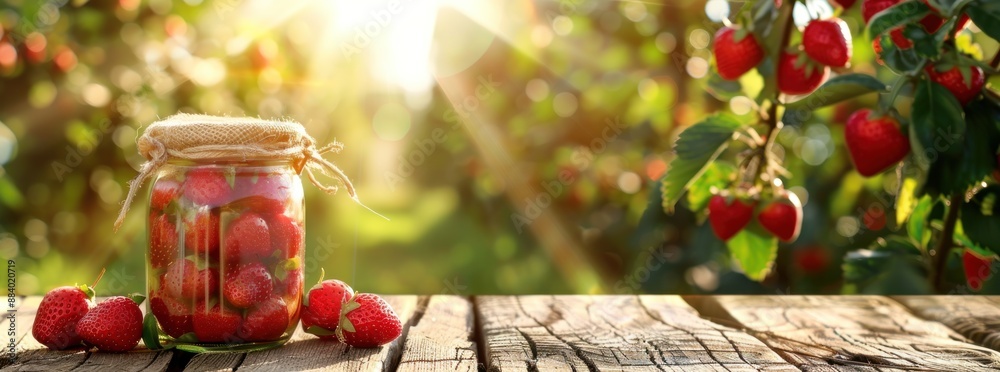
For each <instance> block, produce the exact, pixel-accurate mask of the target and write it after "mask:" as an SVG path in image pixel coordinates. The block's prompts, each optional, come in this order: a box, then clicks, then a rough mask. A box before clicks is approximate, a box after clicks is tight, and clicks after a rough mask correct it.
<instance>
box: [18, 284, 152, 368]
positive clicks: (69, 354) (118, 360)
mask: <svg viewBox="0 0 1000 372" xmlns="http://www.w3.org/2000/svg"><path fill="white" fill-rule="evenodd" d="M41 300H42V297H41V296H31V297H27V298H26V299H25V300H24V303H23V304H22V305H21V307H20V308H18V312H17V317H16V321H17V323H16V325H17V330H16V331H17V332H16V333H17V335H16V336H15V338H17V340H18V342H17V361H16V363H13V364H11V363H10V357H9V355H6V354H5V355H4V357H3V360H2V361H0V364H2V365H3V369H2V371H35V370H69V369H80V370H84V371H106V370H108V368H109V366H113V367H114V369H115V370H119V371H140V370H165V369H166V367H167V364H168V363H169V362H170V357H171V355H170V354H171V353H170V352H169V351H166V352H155V351H151V350H148V349H146V348H145V346H144V345H143V344H142V343H141V342H140V343H139V347H138V348H136V349H135V350H133V351H131V352H128V353H123V354H111V353H92V352H87V351H86V350H85V349H84V348H83V347H80V348H76V349H72V350H65V351H52V350H49V349H48V348H46V347H45V346H44V345H42V344H41V343H39V342H38V341H37V340H35V338H34V337H33V336H32V335H31V325H32V323H34V320H35V313H36V312H37V310H38V305H39V303H41ZM102 300H104V298H98V299H97V301H98V302H100V301H102ZM140 308H141V309H142V311H143V314H145V311H146V309H145V306H140Z"/></svg>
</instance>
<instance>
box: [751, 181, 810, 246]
mask: <svg viewBox="0 0 1000 372" xmlns="http://www.w3.org/2000/svg"><path fill="white" fill-rule="evenodd" d="M757 221H760V225H761V226H763V227H764V229H766V230H767V231H770V232H771V234H774V236H776V237H778V239H781V240H782V241H785V242H792V241H795V239H796V238H798V237H799V230H801V229H802V205H801V204H800V203H799V198H798V197H797V196H795V194H792V193H787V194H786V196H784V197H782V198H777V199H775V200H774V201H772V202H771V204H769V205H768V206H767V207H764V210H763V211H761V212H760V214H758V215H757Z"/></svg>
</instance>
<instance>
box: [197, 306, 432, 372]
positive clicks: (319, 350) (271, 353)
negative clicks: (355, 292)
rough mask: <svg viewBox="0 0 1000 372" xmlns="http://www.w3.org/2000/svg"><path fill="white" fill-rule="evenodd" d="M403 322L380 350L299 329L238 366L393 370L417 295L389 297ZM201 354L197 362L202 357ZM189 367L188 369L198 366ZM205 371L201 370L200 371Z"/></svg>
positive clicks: (299, 369)
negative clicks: (277, 345)
mask: <svg viewBox="0 0 1000 372" xmlns="http://www.w3.org/2000/svg"><path fill="white" fill-rule="evenodd" d="M385 299H386V301H388V302H389V305H391V306H392V308H393V310H395V311H396V314H398V315H399V318H400V321H402V322H403V335H402V336H400V338H398V339H396V341H393V342H392V343H390V344H388V345H385V346H382V347H380V348H372V349H357V348H351V347H348V346H346V345H344V344H341V343H338V342H336V341H325V340H320V339H318V338H316V336H313V335H310V334H307V333H305V332H302V329H301V328H302V327H298V329H296V332H295V334H293V335H292V340H289V342H288V343H287V344H285V346H284V347H280V348H276V349H271V350H264V351H258V352H252V353H247V354H246V356H245V358H243V360H242V362H241V363H239V364H238V366H237V367H238V370H239V371H312V370H337V371H389V370H392V369H393V368H394V367H395V364H396V362H397V361H398V360H399V357H400V353H401V352H402V350H403V342H404V341H405V339H406V334H407V332H408V329H409V327H410V320H411V319H413V315H414V313H415V312H416V309H417V301H418V298H417V296H386V297H385ZM200 357H201V355H199V356H196V357H195V358H194V359H198V358H200ZM194 359H192V363H191V364H188V369H192V368H193V367H197V366H198V365H194V366H193V365H192V364H193V362H195V360H194ZM197 369H198V370H201V369H200V368H197Z"/></svg>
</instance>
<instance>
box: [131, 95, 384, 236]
mask: <svg viewBox="0 0 1000 372" xmlns="http://www.w3.org/2000/svg"><path fill="white" fill-rule="evenodd" d="M137 147H138V149H139V154H140V155H142V156H143V157H145V158H146V160H147V161H146V162H145V163H143V164H142V167H141V168H140V169H139V174H138V175H137V176H136V177H135V179H133V180H131V181H129V183H128V184H129V191H128V196H127V197H126V198H125V203H124V205H123V206H122V209H121V211H120V212H119V213H118V219H117V220H115V231H118V228H119V227H121V224H122V222H123V221H124V220H125V215H126V214H127V213H128V209H129V206H130V205H131V204H132V199H133V198H135V194H136V192H138V191H139V189H140V188H141V187H142V184H143V183H145V182H146V179H147V178H149V177H150V176H152V175H153V174H155V173H156V170H157V169H159V167H160V166H162V165H163V164H165V163H166V162H167V161H168V160H170V159H186V160H212V159H233V158H237V159H240V158H241V159H275V160H283V159H289V160H292V164H293V166H294V167H295V170H296V171H297V172H299V173H302V171H303V170H305V172H306V175H307V176H308V177H309V180H310V181H312V183H313V184H314V185H316V187H319V188H320V189H322V190H323V191H326V192H327V193H330V194H334V193H336V192H337V189H338V186H337V185H336V184H332V185H327V184H324V183H321V182H320V181H319V180H317V179H316V176H315V174H313V172H314V171H318V172H319V173H321V174H324V175H326V176H328V177H332V178H335V179H337V181H338V182H339V183H340V184H342V185H343V186H344V188H346V189H347V193H348V194H349V195H350V196H351V199H353V200H354V201H355V202H357V203H358V204H361V202H360V201H359V200H358V196H357V193H355V191H354V185H352V184H351V181H350V180H349V179H348V178H347V176H346V175H345V174H344V172H343V171H341V170H340V168H338V167H337V166H336V165H334V164H333V163H331V162H329V161H327V160H326V159H323V157H322V156H321V155H322V154H324V153H327V152H333V153H337V152H339V151H340V150H341V149H343V147H344V146H343V144H341V143H340V142H337V141H333V142H332V143H330V144H328V145H326V146H323V147H321V148H316V143H315V140H313V138H312V137H310V136H309V134H308V133H306V131H305V128H304V127H302V124H299V123H297V122H294V121H291V120H264V119H260V118H248V117H225V116H212V115H197V114H176V115H173V116H170V117H168V118H166V119H163V120H160V121H157V122H155V123H152V124H150V125H149V126H148V127H146V130H145V131H144V132H143V133H142V136H141V137H139V139H138V141H137ZM361 205H362V206H364V204H361ZM365 208H366V209H368V210H371V209H370V208H368V207H365ZM373 212H374V211H373ZM376 214H378V213H376ZM380 216H381V215H380ZM383 218H384V217H383Z"/></svg>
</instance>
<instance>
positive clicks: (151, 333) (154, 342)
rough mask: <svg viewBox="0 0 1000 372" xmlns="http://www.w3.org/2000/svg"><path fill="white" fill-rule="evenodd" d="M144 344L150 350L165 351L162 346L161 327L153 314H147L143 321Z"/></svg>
mask: <svg viewBox="0 0 1000 372" xmlns="http://www.w3.org/2000/svg"><path fill="white" fill-rule="evenodd" d="M142 343H144V344H146V348H148V349H149V350H160V349H163V345H161V344H160V325H159V324H157V323H156V317H154V316H153V314H152V313H149V314H146V317H145V318H143V319H142Z"/></svg>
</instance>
